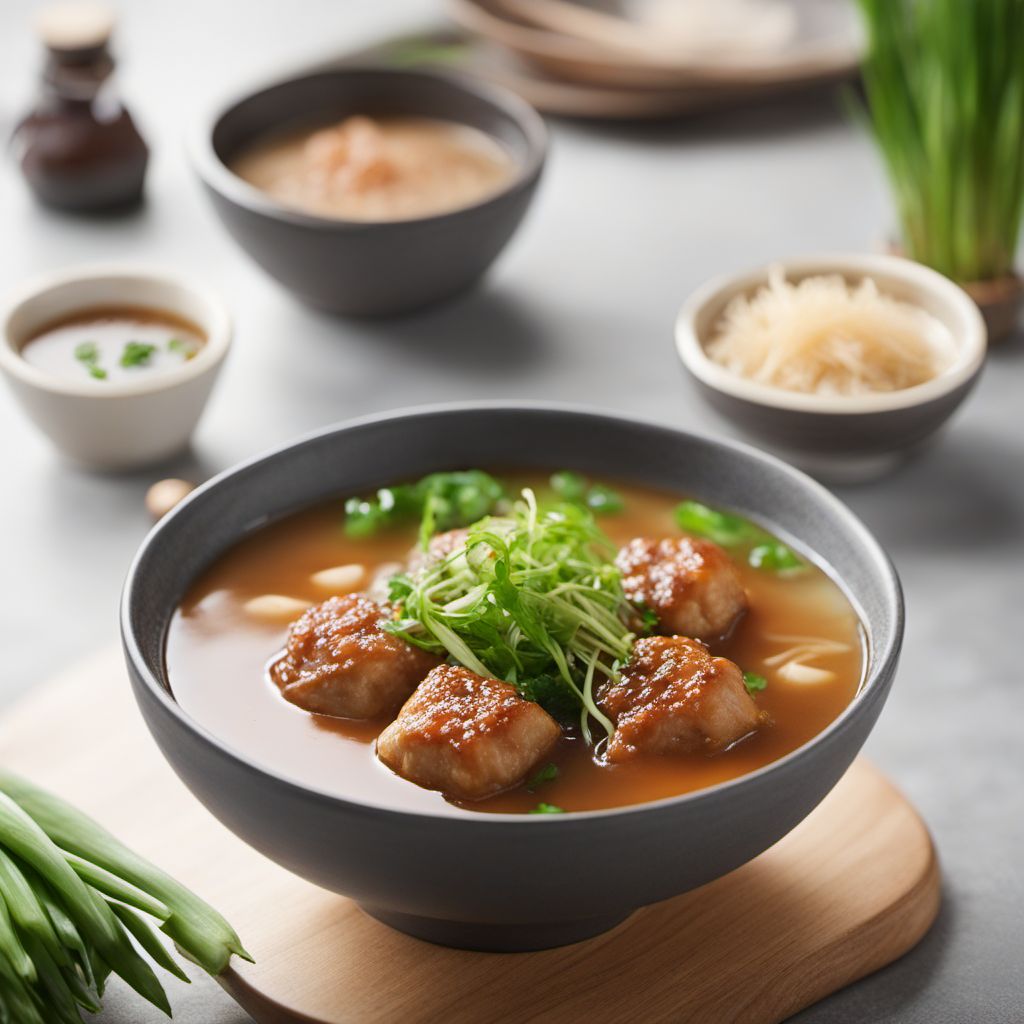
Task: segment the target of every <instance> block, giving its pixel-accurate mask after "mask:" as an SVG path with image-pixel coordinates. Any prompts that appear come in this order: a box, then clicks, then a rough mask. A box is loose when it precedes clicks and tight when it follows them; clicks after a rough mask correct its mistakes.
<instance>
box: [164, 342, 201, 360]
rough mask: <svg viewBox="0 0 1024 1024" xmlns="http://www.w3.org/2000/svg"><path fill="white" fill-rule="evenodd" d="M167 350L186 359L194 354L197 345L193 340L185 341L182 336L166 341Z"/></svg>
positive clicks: (197, 349)
mask: <svg viewBox="0 0 1024 1024" xmlns="http://www.w3.org/2000/svg"><path fill="white" fill-rule="evenodd" d="M167 351H168V352H173V353H175V355H180V356H181V357H182V359H184V360H186V361H187V360H189V359H192V358H193V357H194V356H195V355H196V353H197V352H198V351H199V345H198V343H197V342H195V341H191V340H188V341H186V340H185V339H184V338H171V340H170V341H168V342H167Z"/></svg>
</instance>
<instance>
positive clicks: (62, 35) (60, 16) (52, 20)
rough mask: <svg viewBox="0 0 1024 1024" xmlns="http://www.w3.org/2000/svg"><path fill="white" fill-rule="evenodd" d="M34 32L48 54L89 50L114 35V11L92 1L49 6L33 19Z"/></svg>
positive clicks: (105, 5) (76, 1)
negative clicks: (47, 49) (38, 36)
mask: <svg viewBox="0 0 1024 1024" xmlns="http://www.w3.org/2000/svg"><path fill="white" fill-rule="evenodd" d="M36 31H37V32H38V33H39V35H40V37H41V38H42V40H43V42H44V43H45V44H46V45H47V46H48V47H49V48H50V49H52V50H91V49H95V48H96V47H99V46H103V45H105V44H106V43H107V42H108V40H109V39H110V36H111V33H112V32H113V31H114V11H113V8H111V7H109V6H108V5H107V4H104V3H93V2H92V0H67V2H63V3H54V4H49V5H48V6H46V7H44V8H43V9H42V10H41V11H40V12H39V14H38V16H37V17H36Z"/></svg>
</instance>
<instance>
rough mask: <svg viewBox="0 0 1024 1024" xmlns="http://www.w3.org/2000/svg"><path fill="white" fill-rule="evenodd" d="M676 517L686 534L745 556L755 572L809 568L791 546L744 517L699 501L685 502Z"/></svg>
mask: <svg viewBox="0 0 1024 1024" xmlns="http://www.w3.org/2000/svg"><path fill="white" fill-rule="evenodd" d="M675 518H676V523H677V524H678V526H679V528H680V529H681V530H684V531H685V532H686V533H692V534H694V535H695V536H697V537H706V538H707V539H708V540H713V541H714V542H715V543H716V544H721V546H722V547H723V548H730V549H732V550H738V551H740V552H741V553H745V554H746V559H747V563H748V564H749V565H751V566H753V567H754V568H755V569H764V570H765V571H767V572H794V571H797V570H800V569H805V568H806V567H807V563H806V562H805V561H804V560H803V559H802V558H801V557H800V556H799V555H798V554H797V553H796V552H795V551H794V550H793V549H792V548H791V547H789V546H788V545H786V544H783V543H782V541H780V540H778V539H777V538H775V537H773V536H772V535H771V534H770V533H768V532H767V531H766V530H762V529H761V527H760V526H757V525H756V524H755V523H752V522H751V521H750V520H749V519H743V518H742V517H741V516H734V515H730V514H729V513H728V512H721V511H719V510H718V509H715V508H711V507H710V506H708V505H704V504H701V502H699V501H683V502H680V503H679V504H678V505H677V506H676V510H675Z"/></svg>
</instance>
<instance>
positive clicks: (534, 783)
mask: <svg viewBox="0 0 1024 1024" xmlns="http://www.w3.org/2000/svg"><path fill="white" fill-rule="evenodd" d="M557 778H558V765H557V764H546V765H544V767H543V768H541V769H540V770H539V771H538V772H536V773H535V774H534V776H533V778H532V779H530V781H529V782H527V784H526V788H527V789H528V790H529V791H530V792H531V793H532V792H533V791H534V790H535V789H537V787H538V786H543V785H544V783H545V782H554V781H555V779H557Z"/></svg>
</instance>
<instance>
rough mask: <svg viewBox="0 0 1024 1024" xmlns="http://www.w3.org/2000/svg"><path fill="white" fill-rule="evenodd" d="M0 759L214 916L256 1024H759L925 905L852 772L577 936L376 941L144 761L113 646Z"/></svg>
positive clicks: (902, 830) (894, 796)
mask: <svg viewBox="0 0 1024 1024" xmlns="http://www.w3.org/2000/svg"><path fill="white" fill-rule="evenodd" d="M0 761H2V763H3V764H5V765H6V766H8V767H10V768H11V769H13V770H15V771H19V772H21V773H23V774H25V775H27V776H29V777H31V778H32V779H33V780H35V781H36V782H38V783H39V784H40V785H44V786H47V787H49V788H51V789H53V790H55V791H56V792H58V793H60V794H62V795H63V796H65V797H67V798H68V799H70V800H73V801H74V802H75V803H77V804H78V805H79V806H81V807H82V808H83V809H84V810H86V811H88V812H89V813H91V814H93V815H94V816H95V817H96V818H97V819H99V820H100V821H101V822H102V823H103V824H105V825H106V826H107V827H109V828H110V829H111V830H113V831H114V832H116V833H117V834H118V835H119V836H120V837H121V838H122V839H124V840H125V841H126V842H127V843H129V844H130V845H132V846H134V847H136V848H137V849H138V850H139V851H140V852H142V853H144V854H145V855H146V856H148V857H150V858H151V859H152V860H154V861H155V862H156V863H158V864H160V865H161V866H162V867H164V868H166V869H167V870H168V871H170V872H172V873H173V874H175V875H176V876H177V877H178V878H180V879H181V880H182V881H184V882H185V883H186V884H188V885H190V886H191V887H192V888H194V889H195V890H196V891H197V892H198V893H199V894H200V895H202V896H203V897H205V898H206V899H207V900H209V901H210V902H211V903H213V904H214V905H216V906H217V907H218V908H219V909H220V910H221V911H222V912H223V913H224V914H225V915H226V916H227V917H228V919H229V920H230V921H231V922H232V924H234V925H235V927H236V928H237V929H238V932H239V934H240V935H241V936H242V940H243V942H244V943H245V944H246V946H247V947H248V949H249V951H250V952H251V953H252V954H253V955H254V956H255V958H256V963H255V964H253V965H249V964H243V963H235V964H234V965H233V967H232V968H231V969H229V971H228V972H227V973H226V975H225V976H224V977H223V978H222V979H221V981H222V984H223V985H224V987H225V988H226V989H227V991H228V992H229V993H230V994H231V995H232V996H233V997H234V998H235V999H236V1000H237V1001H238V1002H239V1003H240V1004H241V1005H242V1006H243V1007H244V1008H245V1009H246V1010H247V1011H248V1012H249V1013H250V1014H251V1015H252V1016H253V1017H254V1018H255V1019H256V1020H257V1021H258V1022H259V1024H296V1022H300V1021H301V1022H304V1024H321V1022H330V1024H343V1022H344V1024H348V1022H358V1024H376V1022H394V1021H402V1022H406V1024H407V1022H418V1021H424V1022H425V1021H431V1022H433V1021H444V1022H446V1024H462V1022H465V1024H470V1022H472V1024H485V1022H491V1021H494V1022H497V1021H530V1022H536V1021H551V1022H556V1021H557V1022H559V1024H564V1022H565V1021H575V1020H586V1021H589V1022H592V1024H605V1022H609V1024H610V1022H619V1021H623V1022H625V1021H635V1020H643V1021H645V1022H656V1021H672V1022H674V1024H680V1022H684V1021H685V1022H708V1024H720V1022H722V1021H730V1022H748V1024H770V1022H776V1021H781V1020H784V1019H785V1018H786V1017H788V1016H790V1015H791V1014H793V1013H795V1012H796V1011H798V1010H800V1009H802V1008H803V1007H806V1006H809V1005H810V1004H811V1003H814V1002H816V1001H817V1000H819V999H821V998H823V997H824V996H826V995H828V994H830V993H831V992H834V991H836V990H837V989H839V988H841V987H843V986H844V985H847V984H849V983H850V982H851V981H854V980H856V979H857V978H861V977H863V976H864V975H866V974H869V973H870V972H872V971H875V970H877V969H878V968H880V967H882V966H884V965H885V964H887V963H890V962H891V961H893V960H895V959H896V958H897V957H899V956H901V955H902V954H904V953H905V952H907V951H908V950H909V949H910V948H911V947H913V946H914V945H915V943H917V942H918V940H920V939H921V937H922V936H923V935H924V934H925V932H926V931H927V930H928V927H929V926H930V925H931V923H932V921H933V919H934V918H935V914H936V912H937V910H938V905H939V869H938V863H937V860H936V856H935V850H934V847H933V845H932V841H931V838H930V836H929V834H928V831H927V829H926V827H925V825H924V823H923V822H922V821H921V819H920V817H918V815H917V813H916V812H915V810H914V809H913V807H911V806H910V804H908V803H907V801H906V800H905V799H904V798H903V797H902V796H901V795H900V794H899V793H898V792H897V791H896V790H895V789H894V788H893V787H892V786H891V785H890V784H889V783H888V782H887V781H886V779H885V778H883V777H882V775H880V774H879V772H878V771H877V770H876V769H874V768H872V767H871V766H870V765H869V764H867V763H866V762H864V761H858V762H857V763H856V764H855V765H854V766H853V768H851V769H850V771H849V772H848V773H847V775H846V776H845V777H844V778H843V780H842V781H841V782H840V783H839V785H838V786H837V787H836V789H835V790H834V791H833V792H832V794H831V795H830V796H829V797H828V798H827V799H826V800H825V801H824V803H823V804H821V806H820V807H819V808H818V809H817V810H816V811H815V812H814V813H813V814H812V815H811V816H810V817H809V818H808V819H807V820H806V821H805V822H804V823H803V824H801V825H800V826H799V827H798V828H796V829H795V830H794V831H793V832H792V833H790V835H788V836H787V837H786V838H785V839H783V840H782V841H781V842H779V843H778V844H776V845H775V846H774V847H772V849H770V850H768V851H767V852H766V853H764V854H763V855H762V856H760V857H759V858H757V860H755V861H752V862H751V863H750V864H747V865H745V866H744V867H742V868H740V869H738V870H737V871H734V872H733V873H732V874H730V875H727V876H726V877H724V878H721V879H719V880H718V881H716V882H712V883H711V884H709V885H706V886H704V887H703V888H701V889H698V890H696V891H694V892H691V893H688V894H686V895H684V896H680V897H677V898H676V899H673V900H670V901H668V902H666V903H662V904H659V905H657V906H654V907H649V908H647V909H645V910H642V911H640V912H638V913H637V914H635V915H633V917H631V918H630V919H629V920H627V921H626V922H624V923H623V924H622V925H620V926H619V927H618V928H616V929H615V930H614V931H612V932H609V933H607V934H606V935H602V936H598V937H597V938H595V939H591V940H589V941H587V942H583V943H579V944H577V945H574V946H567V947H564V948H562V949H555V950H548V951H544V952H538V953H513V954H493V953H468V952H464V951H459V950H452V949H444V948H442V947H439V946H433V945H430V944H428V943H425V942H420V941H418V940H416V939H412V938H409V937H408V936H405V935H402V934H399V933H398V932H394V931H391V930H390V929H389V928H387V927H385V926H384V925H382V924H380V923H378V922H377V921H375V920H373V919H372V918H370V917H368V916H366V915H365V914H364V913H363V912H362V911H361V910H360V909H359V908H358V907H357V906H356V905H355V904H353V903H352V902H351V901H349V900H347V899H345V898H343V897H341V896H336V895H333V894H331V893H327V892H324V891H322V890H320V889H317V888H315V887H314V886H312V885H310V884H308V883H307V882H304V881H302V880H301V879H299V878H296V877H295V876H293V875H290V874H288V873H287V872H286V871H284V870H283V869H281V868H279V867H277V866H276V865H275V864H272V863H271V862H270V861H268V860H266V859H265V858H264V857H262V856H261V855H260V854H258V853H256V852H255V851H253V850H251V849H249V848H248V847H247V846H245V845H244V844H243V843H242V842H241V841H240V840H238V839H236V838H235V837H234V836H232V835H231V834H230V833H229V832H228V831H227V830H226V829H224V828H223V827H222V826H221V825H220V824H219V823H218V822H217V821H215V820H214V819H213V818H212V817H211V816H210V815H209V814H208V813H207V812H206V811H205V810H204V809H203V808H202V807H201V806H200V804H199V803H198V802H197V801H195V800H194V799H193V798H192V797H191V796H190V795H189V793H188V791H187V790H186V789H185V788H184V786H183V785H182V784H181V783H180V782H179V781H178V779H177V777H176V776H175V775H174V773H173V772H172V771H171V769H170V768H169V767H168V766H167V765H166V764H165V763H164V761H163V760H162V758H161V757H160V754H159V752H158V751H157V749H156V746H155V744H154V743H153V741H152V740H151V739H150V737H149V734H148V733H147V732H146V730H145V727H144V725H143V724H142V720H141V717H140V716H139V715H138V713H137V712H136V709H135V705H134V702H133V700H132V697H131V694H130V691H129V687H128V682H127V679H126V676H125V670H124V667H123V665H122V663H121V656H120V653H119V652H117V651H109V652H105V653H103V654H102V655H100V656H97V657H95V658H94V659H92V660H90V661H88V662H87V663H84V664H83V665H81V666H80V667H78V668H76V669H74V670H72V671H70V672H68V673H66V674H65V675H63V676H62V677H61V678H59V679H57V680H55V681H54V682H53V683H50V684H48V685H44V686H40V687H39V688H38V689H37V690H35V691H34V692H33V693H32V694H31V695H30V696H29V697H28V698H27V699H25V700H23V701H22V702H21V703H20V704H19V705H17V706H16V707H15V708H14V709H13V710H11V711H10V712H9V713H7V714H6V715H5V716H4V717H3V719H0ZM173 986H174V982H173V980H169V990H170V995H171V1001H172V1003H173V1001H174V987H173Z"/></svg>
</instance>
